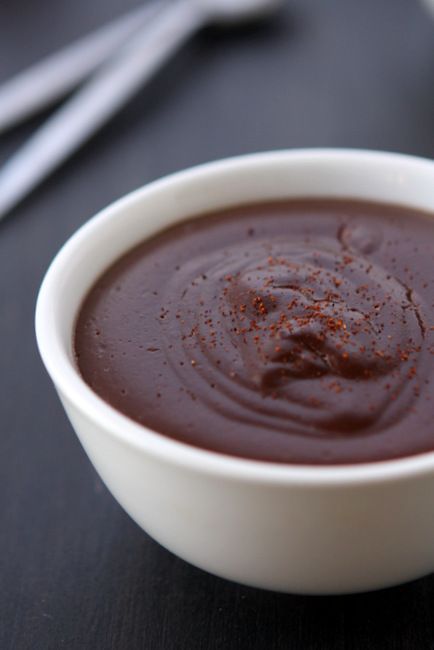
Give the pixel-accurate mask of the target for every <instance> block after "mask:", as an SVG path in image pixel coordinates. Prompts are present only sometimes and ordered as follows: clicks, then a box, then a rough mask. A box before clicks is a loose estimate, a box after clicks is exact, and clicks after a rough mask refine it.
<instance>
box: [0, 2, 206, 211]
mask: <svg viewBox="0 0 434 650" xmlns="http://www.w3.org/2000/svg"><path fill="white" fill-rule="evenodd" d="M205 19H206V16H205V15H204V14H202V13H201V12H200V11H199V10H198V9H197V6H196V5H195V4H194V3H192V2H191V0H177V1H175V2H167V3H166V6H165V7H164V8H163V9H161V11H160V12H159V14H158V16H156V17H155V19H154V20H153V22H152V26H145V27H144V28H142V29H141V30H140V31H139V32H138V33H137V34H136V35H135V36H134V38H132V39H131V41H130V43H129V44H128V45H127V46H125V48H124V49H123V50H122V51H121V52H120V53H119V55H117V56H116V58H115V59H113V60H111V61H110V62H108V63H107V64H106V65H104V66H103V68H101V70H100V71H99V72H98V73H96V75H95V76H94V77H93V78H92V79H91V80H90V81H89V82H88V83H87V84H86V85H85V86H83V88H82V89H81V90H79V91H78V92H77V93H76V94H75V95H74V96H73V97H72V98H71V99H70V100H69V101H68V102H66V103H65V104H64V105H63V106H62V107H61V108H60V109H58V110H57V111H56V113H54V114H53V116H52V117H51V118H49V119H48V120H47V122H46V123H45V124H44V125H43V126H42V127H41V128H40V129H39V130H38V131H37V132H36V133H35V134H34V135H33V136H32V137H31V138H30V140H29V141H28V142H27V143H26V144H25V145H24V146H23V147H22V148H21V149H20V150H19V151H18V152H17V153H16V154H15V155H14V156H13V157H12V158H11V159H9V161H8V162H7V163H6V165H5V166H4V167H3V169H2V171H1V172H0V219H1V218H2V217H4V216H5V214H6V213H7V212H9V211H10V210H11V209H12V208H13V207H14V206H15V205H16V204H17V203H18V202H19V201H21V200H22V199H23V198H24V197H25V196H27V194H28V193H29V192H31V191H32V190H33V189H34V188H35V187H36V186H37V185H38V184H39V183H40V182H41V181H43V180H44V179H45V178H46V177H47V176H48V175H49V174H50V173H51V172H53V171H54V170H55V169H56V168H57V167H59V166H60V165H61V164H62V163H63V162H64V161H65V160H67V158H69V157H70V156H71V155H72V154H73V153H74V152H75V151H76V150H77V149H78V148H79V147H80V146H81V145H83V144H84V143H85V142H86V141H87V140H88V139H89V138H90V137H91V136H92V135H93V134H94V133H95V132H96V131H98V129H100V128H101V127H102V126H103V125H104V124H105V123H106V122H108V120H109V119H110V118H111V117H112V116H113V115H114V114H115V113H116V112H117V111H119V109H120V108H122V106H124V105H125V104H126V103H127V102H128V100H129V99H131V97H132V96H133V95H134V94H135V93H136V92H137V90H138V89H139V88H140V87H141V86H143V84H144V83H145V82H147V81H148V80H149V79H150V78H151V77H152V76H153V75H154V74H155V73H156V72H157V70H158V69H159V68H160V66H162V65H163V64H164V63H165V62H166V61H167V60H168V59H169V57H170V56H171V55H172V54H173V53H174V52H175V51H176V50H177V49H178V48H179V47H180V46H181V45H182V44H183V43H184V42H185V41H186V40H187V39H188V38H189V37H190V36H191V35H192V34H193V33H194V32H195V31H196V30H197V29H198V28H199V27H200V26H201V25H202V24H203V22H204V20H205Z"/></svg>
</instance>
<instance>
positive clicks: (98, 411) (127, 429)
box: [35, 148, 434, 488]
mask: <svg viewBox="0 0 434 650" xmlns="http://www.w3.org/2000/svg"><path fill="white" fill-rule="evenodd" d="M309 159H310V160H314V161H316V162H318V161H320V160H323V161H324V162H325V161H326V160H333V161H334V162H341V163H348V162H349V161H351V160H353V161H355V160H359V161H360V160H365V161H369V159H371V160H373V161H381V162H382V163H384V164H387V163H391V164H395V165H396V164H397V163H400V164H404V165H410V166H412V167H416V168H417V167H420V169H421V170H424V172H425V173H426V172H428V173H429V174H432V175H433V178H434V161H432V160H429V159H425V158H421V157H417V156H411V155H407V154H400V153H390V152H383V151H374V150H365V149H350V148H348V149H335V148H321V149H319V148H306V149H292V150H285V149H284V150H275V151H267V152H261V153H252V154H246V155H241V156H235V157H230V158H224V159H220V160H217V161H213V162H208V163H205V164H201V165H197V166H194V167H190V168H188V169H185V170H182V171H178V172H175V173H172V174H169V175H167V176H164V177H163V178H160V179H158V180H156V181H153V182H151V183H147V184H146V185H144V186H142V187H140V188H138V189H136V190H134V191H133V192H130V193H128V194H127V195H125V196H123V197H122V198H120V199H118V200H116V201H114V202H113V203H111V204H110V205H109V206H107V207H106V208H104V209H103V210H101V211H99V212H98V213H97V214H96V215H95V216H94V217H92V218H91V219H90V220H88V221H87V222H86V223H85V224H84V225H82V226H81V227H80V228H79V229H78V230H77V231H76V232H75V233H74V234H73V235H72V236H71V237H70V238H69V239H68V240H67V241H66V243H65V244H64V245H63V246H62V247H61V249H60V250H59V252H58V253H57V255H56V256H55V257H54V259H53V261H52V262H51V264H50V266H49V268H48V270H47V272H46V274H45V277H44V279H43V282H42V284H41V287H40V290H39V293H38V297H37V303H36V313H35V329H36V339H37V345H38V348H39V353H40V355H41V358H42V361H43V363H44V365H45V367H46V369H47V371H48V374H49V375H50V377H51V379H52V381H53V382H54V384H55V386H56V388H57V389H58V390H59V392H60V393H61V395H63V396H64V397H65V398H66V399H67V401H69V402H70V403H72V404H73V405H74V406H75V407H76V408H77V409H78V410H79V411H80V412H81V413H83V414H84V415H85V416H86V417H87V418H88V419H89V420H91V421H92V422H93V423H94V424H96V425H97V426H98V427H101V428H102V429H104V432H105V434H107V435H110V436H111V437H113V438H114V439H116V440H117V441H118V442H120V443H122V444H126V445H128V446H130V447H132V448H134V449H135V450H137V451H140V452H145V453H146V454H148V455H151V456H153V457H154V458H156V459H159V460H160V461H165V462H169V463H171V464H173V465H174V466H178V467H183V468H184V469H185V468H188V469H190V470H192V471H195V472H199V473H206V474H212V475H216V476H222V477H225V478H227V479H232V480H237V481H249V482H255V483H258V482H259V483H266V484H269V485H277V484H278V485H285V484H287V485H300V486H303V487H309V486H311V487H316V486H321V487H324V488H326V487H333V486H341V485H348V486H350V485H358V484H377V483H384V482H390V481H392V482H393V481H396V480H406V479H410V478H411V477H414V476H420V475H423V474H426V473H433V472H434V451H432V452H424V453H420V454H417V455H414V456H407V457H404V458H398V459H392V460H384V461H375V462H369V463H357V464H346V465H319V466H318V465H299V464H287V463H275V462H265V461H257V460H252V459H248V458H238V457H235V456H229V455H225V454H222V453H217V452H213V451H209V450H206V449H202V448H199V447H194V446H191V445H189V444H186V443H183V442H180V441H178V440H175V439H172V438H169V437H167V436H165V435H164V434H162V433H159V432H157V431H154V430H152V429H150V428H149V427H146V426H144V425H141V424H138V423H136V422H135V421H133V420H132V419H130V418H129V417H128V416H126V415H123V414H122V413H120V412H119V411H117V410H115V409H114V408H113V407H112V406H110V405H109V404H108V403H107V402H105V401H104V400H103V399H102V398H100V397H99V396H98V395H97V394H96V393H94V392H93V391H92V389H91V388H90V387H89V386H88V385H87V384H86V383H85V381H84V380H83V379H82V377H81V375H80V374H79V372H78V369H77V368H76V367H75V366H74V364H73V363H72V361H71V360H70V359H69V356H68V354H67V351H66V349H65V347H64V345H63V344H62V343H61V341H60V338H61V337H60V335H59V332H58V327H56V321H55V318H54V316H53V312H54V310H53V308H52V305H53V304H54V303H53V295H52V294H53V291H54V289H55V287H56V285H58V284H59V282H61V279H62V271H64V270H65V269H66V268H67V266H68V259H70V257H71V255H73V253H74V250H76V249H77V247H79V246H80V243H81V242H82V240H83V239H87V238H88V237H92V236H93V234H94V232H95V231H98V230H99V228H101V227H103V226H104V224H105V223H106V222H108V221H110V220H111V219H116V218H120V215H121V214H122V213H123V212H124V211H125V210H128V209H129V208H130V207H131V206H133V205H134V204H137V203H140V201H142V199H143V197H146V195H147V194H149V193H150V192H152V191H154V190H156V189H158V190H161V189H165V187H166V186H168V189H169V190H170V189H171V188H172V189H173V187H175V186H176V185H177V184H180V183H181V184H182V183H185V182H186V181H190V180H191V179H194V178H196V179H199V178H200V177H201V176H202V177H203V176H206V175H209V174H211V175H212V174H215V173H216V172H219V171H220V170H222V169H223V168H224V169H225V170H226V171H227V170H230V169H231V168H232V169H233V170H235V169H236V168H239V167H240V165H241V166H243V165H249V164H253V165H254V164H259V165H263V164H265V163H267V162H268V161H277V160H282V161H285V160H291V161H294V162H297V161H300V162H306V161H309ZM113 261H114V260H113ZM90 286H91V284H89V288H90ZM72 327H73V325H72ZM53 342H54V347H53Z"/></svg>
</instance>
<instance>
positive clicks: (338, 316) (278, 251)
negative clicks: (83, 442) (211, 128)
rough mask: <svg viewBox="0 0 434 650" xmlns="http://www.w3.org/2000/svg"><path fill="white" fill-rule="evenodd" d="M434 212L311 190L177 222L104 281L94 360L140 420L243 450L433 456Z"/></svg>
mask: <svg viewBox="0 0 434 650" xmlns="http://www.w3.org/2000/svg"><path fill="white" fill-rule="evenodd" d="M432 216H433V215H428V214H425V213H422V212H418V211H416V210H413V209H411V208H405V207H398V206H393V205H383V204H379V203H367V202H361V201H347V200H330V199H315V200H311V199H297V200H287V201H281V202H273V203H267V204H265V203H264V204H254V205H245V206H241V207H234V208H231V209H227V210H223V211H219V212H215V213H210V214H207V215H205V216H204V217H203V218H191V219H189V220H187V221H184V222H182V223H178V224H176V225H174V226H172V227H170V228H168V229H167V230H165V231H162V232H161V233H159V234H157V235H156V236H154V237H152V238H151V239H149V240H146V241H144V242H142V243H141V244H140V245H138V246H137V247H136V248H134V249H133V250H131V251H129V252H127V253H126V254H125V255H124V256H123V257H122V258H120V259H119V260H118V261H117V262H115V263H114V264H113V266H111V267H110V268H109V269H108V270H107V271H106V272H104V273H103V275H102V276H101V277H100V279H99V280H98V281H97V282H96V284H95V285H94V286H93V288H92V289H91V291H90V293H89V294H88V296H87V297H86V298H85V301H84V303H83V305H82V307H81V310H80V313H79V316H78V320H77V323H76V329H75V340H74V349H75V354H76V360H77V364H78V368H79V371H80V373H81V375H82V377H83V378H84V380H85V381H86V382H87V383H88V384H89V386H90V387H91V388H92V389H93V390H94V391H95V392H96V393H97V394H98V395H100V396H101V397H102V398H103V399H104V400H105V401H107V402H108V403H109V404H111V405H112V406H113V407H114V408H115V409H117V410H118V411H120V412H121V413H123V414H125V415H127V416H129V417H130V418H132V419H133V420H135V421H137V422H139V423H141V424H143V425H145V426H147V427H149V428H151V429H153V430H155V431H157V432H160V433H162V434H164V435H166V436H169V437H171V438H174V439H176V440H179V441H182V442H184V443H188V444H190V445H194V446H196V447H200V448H204V449H208V450H212V451H216V452H220V453H223V454H227V455H231V456H238V457H244V458H250V459H256V460H263V461H272V462H277V463H293V464H314V465H333V464H347V463H362V462H370V461H380V460H387V459H393V458H400V457H405V456H410V455H414V454H419V453H422V452H426V451H432V450H434V399H433V396H432V382H433V374H434V373H433V365H434V363H433V362H434V279H433V268H432V267H433V261H434V219H433V218H432ZM143 218H146V215H144V217H143ZM143 435H146V431H145V430H144V431H143Z"/></svg>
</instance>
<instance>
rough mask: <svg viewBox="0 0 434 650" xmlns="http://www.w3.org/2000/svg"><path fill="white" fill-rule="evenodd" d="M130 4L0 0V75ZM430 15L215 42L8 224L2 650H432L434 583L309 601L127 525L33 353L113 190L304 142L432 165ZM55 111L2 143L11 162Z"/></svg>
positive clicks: (240, 33) (1, 330)
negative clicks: (44, 304)
mask: <svg viewBox="0 0 434 650" xmlns="http://www.w3.org/2000/svg"><path fill="white" fill-rule="evenodd" d="M135 4H136V3H135V2H133V0H124V1H123V2H121V1H120V0H104V1H103V0H94V1H93V2H92V3H89V2H86V1H85V0H75V1H74V2H58V1H56V2H55V1H54V0H44V1H43V2H31V1H30V0H26V1H25V0H14V2H10V1H8V0H6V1H5V2H3V3H1V4H0V36H1V37H0V82H1V81H6V79H8V78H9V77H11V76H12V75H14V74H15V73H17V72H19V71H21V70H22V69H23V68H25V67H27V66H28V65H30V64H31V63H33V62H34V61H36V60H37V59H39V58H40V57H43V56H45V55H47V54H49V53H51V52H52V51H54V50H56V49H58V48H60V47H62V46H64V45H65V44H67V43H68V42H69V41H72V40H73V39H75V38H77V37H79V36H81V35H82V34H84V33H86V32H88V31H91V30H92V29H94V28H96V27H98V26H99V25H101V24H103V23H104V22H105V21H108V20H110V19H112V18H114V17H116V16H117V15H120V14H121V13H123V12H124V11H126V10H127V9H128V8H131V7H134V6H135ZM433 80H434V21H432V20H431V19H430V16H429V14H428V12H427V11H426V9H425V8H424V6H423V5H421V4H419V3H418V2H416V1H415V0H395V1H394V2H390V0H365V1H364V2H347V1H346V0H330V1H329V2H323V1H322V0H288V2H287V4H286V5H285V8H284V10H283V11H282V12H281V13H280V14H279V16H278V17H276V19H275V20H273V21H270V23H269V24H267V25H262V26H258V27H245V28H242V29H236V30H235V29H233V30H230V31H223V30H218V29H214V28H213V29H207V30H205V31H203V32H202V33H201V34H199V35H198V36H197V37H195V38H194V39H193V40H192V41H191V42H190V43H189V44H188V45H187V46H186V47H185V48H184V49H183V50H182V51H181V52H180V53H179V55H178V56H176V57H175V59H174V60H173V61H171V63H170V64H169V65H167V66H166V68H165V69H164V70H163V71H162V72H161V73H160V74H159V75H158V77H157V78H155V80H154V81H153V82H152V83H151V84H150V85H149V86H148V87H146V88H145V89H144V90H143V92H141V93H139V94H138V96H137V97H136V98H135V99H134V100H133V101H132V102H131V103H130V104H129V105H128V107H127V108H126V109H125V110H123V111H122V113H121V114H119V115H118V116H117V117H116V118H115V119H114V120H113V122H112V123H111V124H110V125H109V126H108V127H106V128H105V129H104V130H103V131H102V132H101V133H100V134H99V135H98V136H97V137H96V138H95V139H94V140H93V141H92V142H91V143H90V144H89V145H87V146H86V147H85V148H83V149H82V150H81V151H80V152H79V153H78V154H77V155H76V156H74V158H73V159H72V160H71V161H70V162H68V163H67V164H66V165H65V166H64V167H63V168H62V169H61V170H59V171H58V172H57V173H56V174H54V175H53V177H52V178H51V179H50V180H49V181H48V182H47V183H45V184H44V185H43V186H42V187H41V188H40V189H38V190H37V191H36V192H35V193H34V194H33V195H32V196H31V197H29V198H28V199H27V200H26V201H25V202H24V203H23V204H22V205H21V206H20V207H18V208H17V209H16V210H15V211H14V213H13V214H11V215H10V216H9V217H8V218H7V219H6V220H5V221H4V222H3V223H1V224H0V298H1V307H0V314H1V317H0V334H1V341H2V343H1V345H0V368H1V374H0V423H1V436H0V485H1V488H2V489H1V490H0V513H1V526H0V580H1V582H0V584H1V589H0V648H2V650H3V649H5V650H6V649H9V648H11V649H12V648H13V649H14V650H15V649H19V650H21V649H27V648H28V649H29V650H39V649H41V650H48V649H51V648H53V649H57V648H71V649H72V648H74V649H76V648H77V649H81V648H92V649H95V650H97V649H99V648H101V649H106V648H115V649H117V650H118V649H121V650H122V649H124V648H125V649H128V650H134V649H135V648H146V649H149V650H154V649H155V650H160V649H161V650H172V649H173V650H183V649H185V650H195V649H196V648H201V649H202V648H203V649H206V650H208V649H210V650H211V649H217V648H219V649H220V648H221V649H224V650H232V649H238V648H248V649H249V650H268V649H270V650H274V649H280V648H282V649H283V648H285V649H287V648H290V649H292V648H294V649H298V648H300V649H303V650H311V649H312V650H314V649H315V650H316V649H318V650H320V649H321V650H322V649H328V648H330V649H332V648H333V649H337V648H343V649H345V650H347V649H348V648H351V649H353V648H357V649H358V648H360V649H363V650H370V649H371V648H379V649H381V650H383V649H387V648H394V649H400V648H403V649H408V648H409V649H413V648H415V649H419V648H431V647H434V619H433V616H432V612H433V608H434V578H433V577H428V578H425V579H423V580H420V581H418V582H416V583H413V584H411V585H407V586H403V587H399V588H396V589H394V590H389V591H387V592H383V593H377V594H368V595H362V596H353V597H348V598H330V599H325V598H315V599H313V598H301V597H295V596H287V595H278V594H271V593H266V592H260V591H256V590H253V589H248V588H244V587H241V586H238V585H235V584H231V583H228V582H225V581H223V580H219V579H217V578H214V577H212V576H209V575H207V574H205V573H203V572H201V571H199V570H197V569H195V568H193V567H191V566H189V565H187V564H185V563H184V562H182V561H181V560H179V559H177V558H175V557H174V556H172V555H171V554H170V553H168V552H167V551H165V550H164V549H162V548H161V547H160V546H158V545H157V544H156V543H155V542H154V541H152V540H151V539H150V538H148V537H147V536H146V535H145V534H144V533H142V531H140V530H139V529H138V528H137V527H136V525H135V524H133V523H132V521H130V519H129V518H128V516H127V515H126V514H124V513H123V512H122V511H121V509H120V508H119V506H118V505H117V504H116V503H115V502H114V500H113V499H112V498H111V496H110V495H109V494H108V493H107V491H106V489H105V487H104V486H103V485H102V483H101V482H100V480H99V478H98V477H97V476H96V474H95V473H94V471H93V469H92V468H91V466H90V463H89V462H88V461H87V459H86V457H85V455H84V452H83V451H82V449H81V448H80V446H79V443H78V441H77V440H76V438H75V436H74V434H73V432H72V429H71V427H70V426H69V424H68V423H67V421H66V418H65V416H64V414H63V412H62V410H61V407H60V404H59V403H58V400H57V397H56V395H55V393H54V390H53V388H52V386H51V385H50V382H49V380H48V378H47V376H46V374H45V372H44V370H43V368H42V364H41V362H40V360H39V358H38V355H37V351H36V346H35V340H34V333H33V312H34V304H35V299H36V294H37V289H38V286H39V284H40V282H41V279H42V276H43V273H44V272H45V270H46V268H47V266H48V264H49V262H50V260H51V258H52V257H53V255H54V254H55V252H56V251H57V250H58V248H59V247H60V246H61V244H62V243H63V242H64V241H65V240H66V238H67V237H68V236H69V235H70V234H72V232H73V231H74V230H76V228H77V227H79V226H80V225H81V224H82V223H84V221H86V220H87V219H88V218H89V217H90V216H92V214H94V213H95V212H96V211H97V210H99V209H100V208H102V207H104V206H105V205H107V204H108V203H109V202H110V201H112V200H113V199H115V198H117V197H118V196H120V195H122V194H124V193H126V192H128V191H129V190H132V189H134V188H136V187H138V186H140V185H142V184H144V183H146V182H148V181H151V180H153V179H155V178H157V177H159V176H162V175H164V174H167V173H170V172H172V171H176V170H179V169H182V168H185V167H188V166H191V165H195V164H198V163H202V162H206V161H209V160H213V159H216V158H221V157H226V156H231V155H237V154H242V153H247V152H253V151H264V150H269V149H276V148H279V149H281V148H287V147H289V148H293V147H362V148H371V149H385V150H389V151H398V152H403V153H409V154H416V155H421V156H427V157H434V83H433ZM47 115H48V113H45V114H42V115H41V117H40V118H36V119H32V120H31V121H29V122H28V123H26V124H24V125H22V126H20V127H18V128H16V129H14V130H13V131H11V132H10V133H7V134H4V135H2V136H1V137H0V164H1V163H3V162H4V161H6V159H7V158H8V156H9V155H11V154H12V153H13V152H14V151H15V150H16V149H17V148H18V147H19V146H20V144H22V143H23V142H24V141H25V140H26V139H27V137H28V136H29V135H30V134H31V133H32V132H33V130H34V129H35V128H36V126H37V125H38V124H39V123H40V122H41V119H44V118H45V117H46V116H47Z"/></svg>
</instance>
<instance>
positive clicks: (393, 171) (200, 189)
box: [36, 150, 434, 471]
mask: <svg viewBox="0 0 434 650" xmlns="http://www.w3.org/2000/svg"><path fill="white" fill-rule="evenodd" d="M292 197H335V198H355V199H365V200H369V201H379V202H386V203H395V204H400V205H408V206H412V207H414V208H419V209H423V210H427V211H434V163H432V162H430V161H426V160H422V159H418V158H413V157H409V156H401V155H398V154H386V153H374V152H360V151H351V150H348V151H327V150H306V151H292V152H276V153H268V154H256V155H251V156H244V157H240V158H233V159H229V160H226V161H220V162H217V163H211V164H208V165H203V166H201V167H198V168H193V169H191V170H187V171H185V172H180V173H178V174H175V175H173V176H170V177H168V178H165V179H162V180H160V181H157V182H155V183H152V184H151V185H149V186H147V187H144V188H142V189H139V190H137V191H136V192H133V193H132V194H130V195H128V196H127V197H125V198H123V199H121V200H120V201H118V202H116V203H115V204H113V205H112V206H110V207H108V208H107V209H105V210H104V211H103V212H102V213H100V214H99V215H97V216H96V217H94V218H93V219H92V220H91V221H89V222H88V223H87V224H86V225H85V226H83V227H82V228H81V229H80V230H79V231H78V232H77V233H76V234H75V235H74V236H73V237H72V238H71V239H70V240H69V241H68V242H67V243H66V244H65V246H64V247H63V248H62V249H61V251H60V252H59V254H58V255H57V257H56V258H55V260H54V261H53V263H52V265H51V267H50V269H49V271H48V272H47V275H46V277H45V280H44V283H43V285H42V287H41V291H40V295H39V298H38V305H37V314H36V329H37V339H38V344H39V348H40V352H41V355H42V358H43V361H44V363H45V365H46V367H47V369H48V371H49V373H50V375H51V377H52V379H53V381H54V383H55V384H56V386H57V387H58V388H59V389H60V390H61V391H62V392H63V393H64V394H67V395H68V397H69V399H71V400H72V401H73V402H77V401H78V402H80V406H81V407H82V408H86V403H87V404H88V405H90V404H91V402H92V403H93V407H94V412H95V405H96V404H98V403H99V404H98V407H97V408H98V409H99V410H100V411H101V417H103V411H104V410H105V411H107V412H109V411H112V409H111V407H109V406H108V405H106V404H105V403H103V402H102V401H101V400H99V398H97V397H96V396H95V395H94V394H93V393H92V391H91V390H90V389H89V388H88V387H87V386H86V384H84V382H83V381H82V380H81V378H80V376H79V374H78V372H77V370H76V368H75V364H74V360H73V351H72V336H73V328H74V324H75V319H76V315H77V312H78V310H79V308H80V305H81V303H82V301H83V298H84V296H85V295H86V293H87V292H88V290H89V289H90V287H91V286H92V284H93V283H94V282H95V280H96V279H97V278H98V277H99V275H100V274H101V273H102V272H103V271H104V270H105V269H106V268H107V267H108V266H109V265H110V264H111V263H112V262H113V261H115V260H116V259H117V258H118V257H119V256H120V255H121V254H122V253H124V252H126V251H127V250H128V249H129V248H131V247H132V246H134V245H135V244H137V243H139V242H140V241H141V240H143V239H145V238H147V237H150V236H152V235H153V234H154V233H156V232H158V231H160V230H162V229H164V228H166V227H168V226H170V225H171V224H173V223H175V222H179V221H182V220H183V219H186V218H190V217H192V216H195V215H201V214H206V213H207V212H209V211H212V210H215V209H219V208H224V207H229V206H231V205H237V204H243V203H252V202H255V201H265V200H267V199H283V198H292ZM117 415H118V416H119V418H121V419H122V420H124V421H125V422H124V425H125V426H128V427H130V428H131V427H133V428H134V427H135V428H136V429H137V428H138V426H139V425H135V424H134V425H133V423H132V422H131V421H130V420H128V418H125V417H124V416H121V415H120V414H117ZM140 428H141V427H140ZM141 429H142V428H141ZM142 430H143V429H142ZM161 437H162V436H160V438H161ZM165 444H167V441H166V443H165ZM169 444H171V445H178V446H179V445H181V443H176V442H174V441H171V440H170V441H169ZM199 453H201V454H208V455H210V454H211V452H205V451H202V450H200V452H199ZM433 458H434V456H433ZM405 460H409V459H405ZM238 462H241V463H252V462H253V461H244V460H242V459H241V460H239V461H238ZM390 462H391V461H389V464H390ZM399 462H401V461H393V463H395V464H396V463H399ZM378 465H379V464H378V463H377V466H378ZM335 471H338V468H335Z"/></svg>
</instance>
